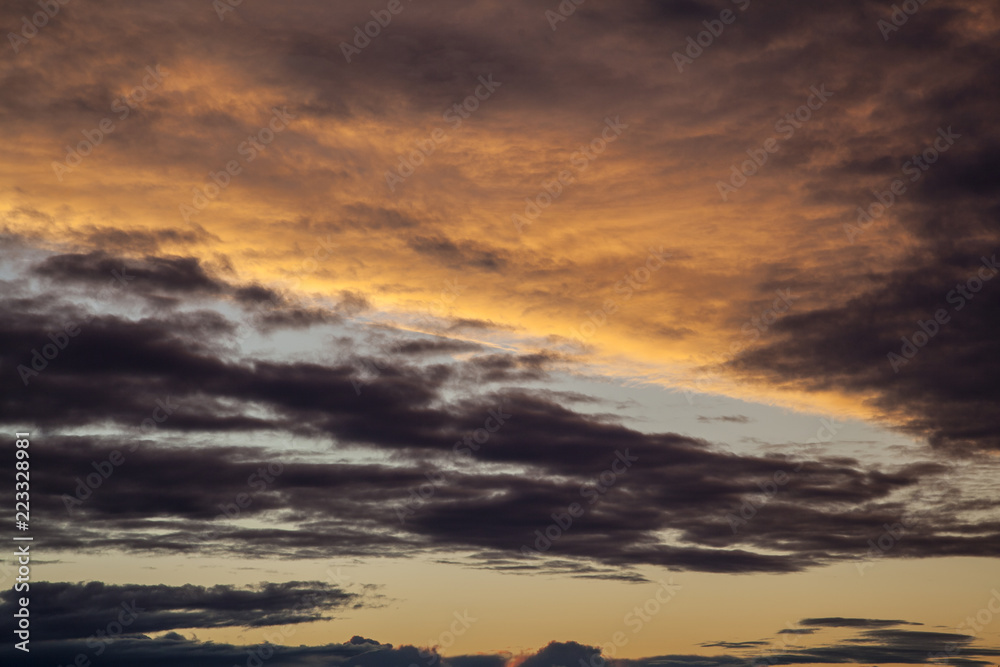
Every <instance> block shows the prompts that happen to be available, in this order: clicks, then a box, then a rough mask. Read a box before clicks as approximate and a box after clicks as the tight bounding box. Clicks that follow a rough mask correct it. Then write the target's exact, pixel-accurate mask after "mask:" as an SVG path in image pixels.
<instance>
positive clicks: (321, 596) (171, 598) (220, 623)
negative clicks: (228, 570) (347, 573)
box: [0, 581, 361, 641]
mask: <svg viewBox="0 0 1000 667" xmlns="http://www.w3.org/2000/svg"><path fill="white" fill-rule="evenodd" d="M30 593H31V613H32V618H33V624H32V627H33V628H37V629H38V630H39V632H40V634H41V635H42V636H43V637H44V638H45V639H46V641H48V640H60V639H81V638H86V637H90V636H92V635H94V634H95V632H96V631H97V630H98V629H100V628H104V627H106V626H107V625H108V623H111V622H113V621H116V620H118V619H119V616H124V617H126V618H129V617H130V620H129V622H128V625H127V630H126V632H127V633H128V634H143V633H150V632H162V631H164V630H175V629H180V628H221V627H232V626H241V627H253V628H257V627H264V626H274V625H289V624H298V623H308V622H312V621H317V620H322V619H326V618H331V617H332V615H333V614H334V613H335V612H336V611H337V610H338V609H340V608H346V607H350V606H353V605H355V604H358V603H360V602H361V596H360V595H358V594H355V593H347V592H345V591H342V590H340V589H338V588H336V587H332V586H329V585H327V584H324V583H321V582H297V581H292V582H286V583H280V584H274V583H265V584H261V585H259V586H256V587H237V586H227V585H218V586H210V587H205V586H193V585H190V584H188V585H186V586H166V585H156V586H136V585H112V584H105V583H102V582H96V581H95V582H90V583H85V584H84V583H78V584H70V583H49V582H43V581H36V582H32V583H31V590H30ZM17 597H18V594H17V593H16V592H15V591H13V590H9V591H5V592H4V593H2V594H0V599H2V600H3V603H2V604H0V611H2V612H3V613H4V614H13V612H14V611H16V608H17ZM119 622H121V621H119ZM123 625H124V623H123Z"/></svg>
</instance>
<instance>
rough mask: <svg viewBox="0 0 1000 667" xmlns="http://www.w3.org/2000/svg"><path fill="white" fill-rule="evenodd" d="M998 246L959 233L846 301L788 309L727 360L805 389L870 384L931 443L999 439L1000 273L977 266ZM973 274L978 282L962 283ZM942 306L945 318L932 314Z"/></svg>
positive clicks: (978, 443) (878, 401) (860, 388)
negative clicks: (753, 343) (757, 340)
mask: <svg viewBox="0 0 1000 667" xmlns="http://www.w3.org/2000/svg"><path fill="white" fill-rule="evenodd" d="M998 251H1000V238H998V239H997V243H996V244H992V243H989V244H984V243H983V242H982V241H978V242H977V241H972V240H968V241H958V240H956V241H954V242H953V243H952V244H951V247H950V248H941V249H939V250H936V251H934V253H933V258H932V260H933V261H928V260H927V258H926V257H924V258H922V259H921V260H919V261H917V260H915V261H914V264H913V266H912V267H910V268H908V269H900V270H896V271H891V272H887V273H884V274H882V275H880V276H878V277H877V279H875V280H872V281H871V287H869V288H868V289H867V290H866V291H865V292H864V293H862V294H861V295H859V296H856V297H854V298H851V299H849V300H848V301H847V302H846V303H845V304H844V305H843V306H839V307H831V308H826V309H817V310H814V311H812V312H808V313H801V314H794V313H793V314H789V315H787V316H785V317H784V318H782V319H781V320H779V321H778V322H776V323H775V324H774V325H773V331H772V336H771V337H770V338H769V339H768V342H767V344H765V345H762V346H759V347H757V348H756V349H751V350H748V351H746V352H743V353H741V354H740V355H739V356H738V357H737V358H736V359H734V360H733V361H732V362H731V363H730V364H729V365H730V367H731V368H732V369H734V370H735V371H736V372H738V373H741V374H744V375H745V376H749V377H755V378H763V379H766V380H767V381H778V382H788V383H793V384H794V385H795V386H797V387H801V388H803V389H806V390H829V389H838V390H842V391H846V392H849V393H850V392H857V393H859V394H860V393H869V392H875V393H876V397H875V398H874V399H873V403H874V404H875V405H876V406H878V407H879V408H880V409H881V410H882V411H883V412H884V413H885V414H886V415H890V416H892V417H895V418H897V419H899V420H902V422H903V423H904V424H905V427H906V429H907V430H908V431H910V432H911V433H913V434H916V435H921V436H926V437H927V438H928V439H929V440H930V442H931V443H932V444H933V445H936V446H939V447H948V448H954V449H966V450H976V449H992V450H997V449H1000V413H998V412H997V411H996V410H994V409H993V406H995V405H996V404H997V402H998V401H1000V383H997V382H996V377H997V374H998V373H1000V347H998V345H1000V339H998V338H997V337H996V335H995V332H996V330H997V327H998V326H1000V308H998V306H1000V279H998V278H992V279H990V280H988V281H985V282H984V281H982V279H981V275H980V273H979V269H980V268H983V269H984V273H987V275H990V274H991V273H992V271H989V272H986V270H985V269H986V267H985V266H984V262H983V259H982V258H984V257H985V258H987V260H988V261H989V262H992V261H993V260H992V258H994V257H996V256H997V253H998ZM970 280H973V281H978V282H975V283H974V285H973V287H975V286H976V285H978V286H979V290H978V291H976V292H972V291H971V289H969V288H968V283H969V281H970ZM960 288H964V289H965V290H966V293H967V295H969V296H970V297H971V298H965V297H964V296H962V293H961V291H960ZM939 311H943V313H944V314H943V316H942V321H943V322H944V323H941V322H939V321H935V315H936V314H937V313H938V312H939ZM921 322H923V323H925V325H924V326H923V327H921V324H920V323H921ZM925 331H933V332H934V335H933V337H928V336H927V334H926V333H925ZM915 336H916V337H917V341H918V342H920V341H921V340H925V341H926V343H925V345H923V346H921V347H917V346H912V347H908V346H907V344H906V343H905V342H904V340H903V339H904V338H905V339H906V340H907V341H909V342H910V345H912V343H913V340H914V337H915ZM928 339H929V340H928ZM914 352H915V354H914ZM890 353H892V354H894V355H897V357H898V358H897V357H894V358H890V357H889V354H890ZM911 357H912V358H911ZM894 365H895V367H894Z"/></svg>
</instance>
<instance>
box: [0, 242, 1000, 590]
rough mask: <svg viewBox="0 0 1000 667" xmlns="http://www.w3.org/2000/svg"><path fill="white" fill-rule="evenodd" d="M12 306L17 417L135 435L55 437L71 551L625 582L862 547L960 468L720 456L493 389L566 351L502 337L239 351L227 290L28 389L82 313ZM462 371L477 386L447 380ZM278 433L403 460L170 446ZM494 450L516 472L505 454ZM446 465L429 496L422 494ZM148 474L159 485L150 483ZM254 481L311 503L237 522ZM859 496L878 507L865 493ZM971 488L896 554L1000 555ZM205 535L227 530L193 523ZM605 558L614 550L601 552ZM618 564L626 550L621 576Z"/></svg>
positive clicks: (57, 488)
mask: <svg viewBox="0 0 1000 667" xmlns="http://www.w3.org/2000/svg"><path fill="white" fill-rule="evenodd" d="M103 261H105V258H103V257H93V256H78V255H74V256H70V257H69V258H66V257H65V256H59V258H58V259H53V258H49V259H47V260H44V261H43V262H42V264H41V267H43V268H42V269H41V270H39V271H37V272H36V274H37V275H39V276H41V277H45V278H49V279H52V280H54V281H58V282H66V283H67V284H73V283H74V281H75V282H77V283H79V282H82V283H84V284H86V283H87V282H88V281H89V280H90V276H91V273H92V272H93V271H92V270H91V269H92V267H93V266H94V263H95V262H96V263H100V262H103ZM143 266H145V267H148V271H147V276H148V279H149V282H156V281H158V280H159V281H165V282H167V283H169V282H170V281H171V280H173V281H176V282H177V283H178V284H179V285H181V286H182V288H183V289H203V285H204V284H205V280H206V279H205V278H204V276H205V274H204V273H202V272H200V271H199V270H197V265H196V264H194V263H191V262H181V263H179V264H175V263H170V262H162V261H159V260H155V259H147V260H145V263H144V264H143ZM178 267H182V268H183V269H184V270H179V269H178ZM157 269H158V270H161V271H162V273H156V270H157ZM97 272H99V271H97ZM136 281H137V282H138V278H137V279H136ZM210 284H211V283H210ZM219 284H221V283H219ZM220 291H224V295H226V296H228V295H230V294H232V293H233V291H232V290H231V289H229V288H226V290H221V289H220ZM238 296H239V297H240V298H241V299H243V300H245V301H248V302H258V301H260V300H262V299H266V298H272V297H273V293H272V292H270V291H268V290H267V289H265V288H260V287H255V286H248V287H244V288H241V291H240V292H239V293H238ZM347 300H349V299H347ZM0 309H2V311H3V313H4V317H3V322H4V324H3V325H2V327H0V343H2V346H0V378H2V382H3V384H4V385H5V387H6V390H5V391H4V393H3V398H2V399H0V414H2V415H4V418H5V419H9V418H10V417H11V416H14V415H16V416H17V419H18V420H32V421H36V422H38V423H45V424H46V425H47V427H48V428H51V429H65V428H68V427H85V426H87V425H89V424H92V423H93V422H94V420H95V419H100V420H102V421H105V422H110V423H115V424H117V425H119V426H121V427H124V428H127V429H130V431H131V433H132V435H131V436H129V437H100V438H97V437H73V438H68V437H61V438H56V437H51V438H49V447H48V448H46V449H43V450H41V452H40V454H39V455H38V456H39V457H40V460H39V469H40V470H41V471H43V472H40V473H39V474H42V475H44V476H45V477H46V478H47V483H46V485H45V486H44V489H45V491H36V502H37V503H39V505H40V506H44V507H46V508H47V509H48V510H49V511H51V512H52V513H53V514H54V515H59V516H66V520H67V521H69V520H70V516H69V515H68V514H66V512H67V508H70V509H72V510H73V511H74V512H79V513H82V514H83V515H85V516H87V523H86V527H78V528H76V529H74V530H73V531H65V530H61V529H59V527H57V526H55V525H53V526H51V527H50V528H43V530H46V531H47V539H48V540H50V543H51V544H52V545H53V546H58V547H61V548H69V549H106V548H111V547H115V548H124V549H133V550H153V551H156V550H160V551H180V552H188V551H192V550H210V551H211V550H214V551H220V552H225V551H226V550H227V549H230V548H235V547H233V546H232V545H236V544H238V545H240V546H239V547H238V548H239V550H240V552H241V553H245V554H247V555H255V556H268V555H275V554H278V553H295V554H297V555H299V556H301V557H320V556H323V555H329V554H331V553H338V554H343V555H362V554H373V553H379V552H381V553H388V554H398V555H403V554H406V553H412V552H414V551H417V550H427V549H430V550H434V549H440V550H453V549H456V548H458V549H465V550H467V551H469V552H471V553H472V554H478V555H479V556H480V557H482V558H483V559H484V560H480V561H479V563H481V564H482V563H490V564H491V565H492V566H495V567H498V568H500V567H510V568H512V569H514V570H517V569H518V568H522V567H523V566H525V565H528V566H530V567H543V568H549V569H551V570H552V571H564V572H571V571H572V570H573V568H574V567H577V568H582V569H577V570H576V571H572V573H573V574H574V575H576V576H583V577H591V576H599V577H607V576H619V577H624V578H625V579H629V580H631V579H633V578H634V577H635V575H634V573H633V572H631V571H630V568H632V567H634V566H640V565H648V564H655V565H663V566H668V567H675V568H678V569H692V570H699V571H708V572H789V571H796V570H801V569H803V568H806V567H809V566H811V565H816V564H821V563H826V562H831V561H835V560H842V559H850V558H860V557H862V556H863V555H864V554H865V552H866V550H867V541H868V540H869V539H873V538H877V537H878V536H879V535H880V533H881V531H882V527H883V525H885V524H886V523H888V524H890V525H891V524H893V523H895V522H897V521H899V519H900V516H901V515H902V514H903V513H904V512H906V511H907V508H906V507H905V506H904V505H901V504H900V502H899V501H898V500H894V499H893V498H892V497H891V496H893V494H895V493H897V492H903V491H907V490H912V489H916V488H917V487H918V486H919V485H920V484H921V483H922V482H923V481H925V480H927V479H931V478H934V477H935V476H937V475H939V474H940V473H942V472H944V471H945V468H944V467H943V466H941V465H936V464H911V465H909V466H904V467H897V468H895V469H892V470H884V471H880V470H869V469H865V468H864V467H862V466H861V465H860V464H858V463H857V462H856V461H853V460H851V459H845V458H821V459H816V460H801V461H795V460H791V459H789V458H786V457H778V456H732V455H724V454H719V453H716V452H714V451H712V446H711V445H710V443H707V442H704V441H700V440H696V439H692V438H689V437H686V436H680V435H676V434H669V433H658V434H657V433H653V434H646V433H641V432H638V431H635V430H633V429H629V428H627V427H625V426H623V425H621V424H620V423H618V421H617V420H616V419H614V418H613V417H609V416H607V415H585V414H582V413H579V412H576V411H574V410H572V409H570V408H568V407H566V405H567V404H569V403H572V401H566V400H564V397H561V396H560V395H558V394H557V393H552V392H546V391H541V392H530V391H527V390H523V389H510V388H504V389H502V390H501V391H495V392H491V391H488V390H483V389H479V390H478V391H477V390H476V389H475V388H476V387H482V384H483V383H484V382H491V383H498V385H501V386H502V384H503V383H510V382H521V381H537V380H544V379H546V378H547V377H548V374H549V372H550V369H551V368H553V367H554V364H556V363H561V362H562V360H561V358H560V357H558V356H557V355H553V354H550V353H539V354H529V355H514V354H498V353H484V354H473V355H472V356H470V357H469V358H468V359H466V360H464V361H461V362H457V361H451V362H448V363H432V364H422V363H416V362H418V361H420V358H421V356H422V355H417V354H413V352H415V351H416V348H414V349H408V350H406V353H405V354H401V355H398V356H391V357H389V358H388V360H383V361H382V363H380V366H379V367H378V368H377V369H376V370H377V372H375V373H369V372H368V371H363V370H361V368H360V367H359V366H358V365H357V364H355V363H352V356H351V354H350V352H349V350H346V349H345V350H341V352H340V354H339V356H340V357H342V358H343V359H344V361H343V362H342V363H337V362H336V360H335V359H334V360H331V361H329V362H325V363H305V362H280V361H263V360H256V361H252V360H242V361H240V360H234V359H232V358H231V355H229V354H228V353H226V352H225V349H226V345H227V341H228V340H230V338H231V337H232V335H233V333H234V329H235V327H234V326H233V325H232V323H230V322H229V321H227V320H226V319H225V318H223V317H222V316H220V315H218V314H216V313H214V312H210V311H195V312H184V313H179V314H175V315H174V316H171V317H166V318H163V319H159V318H144V319H140V320H128V319H124V318H120V317H114V316H101V317H97V318H94V319H92V320H91V321H89V322H88V324H87V325H86V326H85V327H83V328H82V331H81V332H80V333H79V334H78V335H77V336H75V337H73V338H72V340H71V341H70V342H69V344H68V345H67V346H66V347H65V349H63V350H60V352H59V354H58V356H57V357H56V358H54V359H52V360H50V361H49V365H48V366H47V367H46V368H45V369H43V370H42V371H41V372H39V374H38V376H36V377H31V379H30V383H29V385H28V386H24V384H23V382H22V381H21V378H20V373H19V371H18V370H17V369H18V366H19V365H25V364H27V365H30V364H31V363H32V359H31V354H30V351H31V350H32V349H37V348H38V347H39V346H40V345H43V344H45V342H46V341H47V340H48V338H47V337H48V334H49V333H50V332H52V331H56V330H58V329H60V327H61V324H60V323H61V320H62V319H63V316H61V315H57V314H55V313H54V312H50V310H52V309H54V306H53V305H52V304H51V303H49V302H47V301H38V300H31V299H23V298H22V299H7V300H5V301H3V302H2V303H0ZM442 340H443V341H444V342H447V339H442ZM421 349H424V350H426V348H421ZM452 349H455V348H454V347H453V348H452ZM469 351H473V350H469ZM355 383H357V386H358V387H359V388H360V391H355ZM501 386H498V389H501ZM455 392H457V394H456V395H458V396H463V397H464V398H452V399H448V400H445V398H444V396H445V395H446V394H447V393H455ZM163 406H167V407H168V408H169V415H168V418H166V419H165V420H163V421H162V422H161V423H158V424H157V425H156V430H155V432H152V431H145V432H143V431H140V429H139V426H140V425H142V424H143V423H144V421H149V418H150V415H152V414H156V413H155V410H157V409H158V408H163ZM262 408H264V409H262ZM484 426H485V427H486V428H489V429H491V430H493V431H494V432H492V433H488V432H487V430H485V428H484ZM265 430H266V431H272V430H284V431H287V432H291V433H295V434H299V435H304V436H310V437H314V438H315V437H318V438H324V439H325V438H329V439H332V440H333V441H335V442H338V443H342V444H344V445H350V446H359V445H360V446H367V447H375V448H377V449H379V450H382V451H385V452H392V453H393V454H394V456H395V457H396V460H397V465H395V466H392V467H386V466H381V465H374V464H369V465H360V464H346V463H340V464H331V463H326V462H322V461H318V460H316V459H314V458H310V457H309V456H307V455H305V454H302V455H293V454H290V453H287V452H286V453H285V454H284V455H281V456H280V457H279V456H278V454H277V453H276V452H269V451H264V450H260V449H254V448H247V447H243V448H224V447H212V446H205V445H203V446H199V447H190V446H188V447H184V448H178V447H171V448H163V447H160V446H158V444H157V441H158V440H159V439H160V438H162V437H168V436H170V435H171V434H175V433H190V434H202V435H203V436H207V435H209V434H212V433H232V434H251V433H253V432H254V431H265ZM479 431H482V433H483V434H488V438H487V441H486V442H485V443H484V444H482V445H479V444H476V443H477V442H479V441H478V440H471V439H470V438H471V437H472V436H473V435H475V434H476V433H477V432H479ZM477 437H479V436H477ZM472 445H476V446H475V447H473V446H472ZM114 450H117V451H118V452H119V453H120V455H122V456H124V457H125V459H126V461H125V463H124V464H122V466H121V467H120V468H116V469H115V472H114V474H113V475H112V476H110V477H109V478H108V479H107V480H106V481H104V482H102V485H103V488H99V489H96V490H94V491H93V493H87V491H88V489H87V485H83V484H84V480H85V479H86V478H87V477H88V475H92V474H96V473H99V472H100V469H103V468H102V466H103V467H104V468H106V467H107V465H108V464H107V463H102V462H105V461H107V460H108V459H109V457H110V455H111V454H110V453H111V452H112V451H114ZM483 464H494V465H501V466H505V467H506V471H501V470H494V471H491V472H487V471H486V470H485V469H484V468H483V467H482V466H483ZM268 465H272V466H280V469H281V471H282V473H281V474H280V476H275V479H272V480H270V481H266V478H264V477H263V476H262V474H261V473H260V472H259V471H260V470H266V469H267V468H266V467H267V466H268ZM95 466H96V467H95ZM514 470H519V471H521V472H519V473H516V474H515V473H514V472H513V471H514ZM777 471H783V472H785V473H787V475H788V480H787V482H786V483H784V484H783V485H782V488H781V490H780V494H779V495H777V496H776V497H775V498H773V499H770V500H769V502H768V503H767V506H765V507H762V508H761V509H760V511H759V512H755V514H754V516H753V517H751V519H752V522H751V523H747V522H746V521H744V523H745V524H747V525H745V526H740V525H739V523H738V522H739V519H735V516H736V515H739V513H740V512H741V509H740V508H741V507H744V506H745V505H746V503H747V502H748V498H754V497H758V496H759V495H760V494H761V493H763V492H765V491H766V490H767V484H771V483H772V482H771V481H770V480H772V479H773V478H774V475H775V473H776V472H777ZM271 474H272V475H273V473H271ZM602 474H603V475H604V478H602V477H601V476H602ZM428 475H430V477H428ZM435 479H436V480H439V481H438V482H435V483H434V484H433V485H432V486H433V489H434V491H433V494H432V496H431V497H430V498H428V499H426V500H424V499H422V498H420V497H419V496H417V498H418V501H419V502H416V501H414V500H413V499H412V498H413V497H414V495H413V494H414V493H415V490H416V489H420V488H422V487H424V486H426V485H427V484H428V481H429V480H435ZM609 480H611V481H609ZM81 485H83V486H81ZM151 488H156V489H158V493H157V494H155V495H151V494H150V493H149V489H151ZM331 492H333V493H331ZM241 494H249V496H250V497H251V499H252V502H251V503H249V504H248V505H247V506H244V507H241V508H238V509H236V514H244V515H246V516H254V517H257V518H260V519H264V520H271V517H276V516H280V515H281V513H284V512H288V511H289V510H291V508H295V512H296V517H297V520H296V523H295V524H288V523H287V522H284V523H285V526H284V527H283V528H282V529H277V528H274V529H271V528H238V527H236V526H234V525H231V524H229V523H228V521H227V517H226V515H227V514H228V515H229V517H228V518H232V514H233V510H232V509H231V508H234V507H235V505H234V502H235V499H236V498H237V497H239V496H240V495H241ZM83 496H86V497H83ZM90 496H93V497H90ZM574 502H576V503H580V504H581V505H582V506H583V507H585V508H586V511H585V512H584V514H583V516H581V517H579V518H576V519H574V521H573V526H572V529H570V530H567V531H566V533H565V535H561V536H560V537H559V538H558V539H556V540H554V542H553V544H552V545H551V550H548V549H547V548H543V549H541V551H542V552H543V553H542V554H540V555H537V556H534V557H524V556H523V555H522V554H521V553H520V550H521V547H522V546H529V547H536V548H537V545H538V544H539V542H538V533H536V531H545V530H546V528H547V526H549V525H550V524H552V522H553V518H552V517H553V515H554V514H565V513H566V511H567V508H568V507H569V506H570V505H571V504H572V503H574ZM598 502H599V504H598ZM591 505H593V509H590V506H591ZM846 507H864V508H865V509H864V512H852V513H846V512H845V511H844V508H846ZM226 508H230V509H229V510H228V511H227V509H226ZM960 509H962V507H961V505H960V504H953V505H950V506H949V507H942V508H939V513H938V516H936V517H933V518H925V519H923V520H922V521H921V522H920V523H919V524H918V525H917V526H916V527H913V528H912V529H909V530H908V532H907V534H906V537H905V539H902V540H900V541H899V543H898V544H897V545H895V546H894V549H893V553H892V555H893V556H899V557H924V556H930V555H945V554H947V555H969V556H973V555H987V554H990V553H994V552H995V550H996V549H997V548H998V547H1000V542H998V535H1000V525H997V522H993V523H990V522H983V523H979V524H977V525H972V524H969V523H967V522H962V521H960V520H958V518H957V517H958V516H959V515H958V512H959V510H960ZM980 509H983V508H980ZM149 519H155V520H156V521H157V522H158V527H159V530H158V531H157V532H156V533H150V532H146V531H144V530H143V529H142V528H143V522H144V521H146V520H149ZM734 520H735V522H736V524H735V527H734ZM736 527H738V528H739V530H736V529H735V528H736ZM668 530H672V531H674V532H675V533H676V534H678V535H679V536H680V540H679V543H678V544H674V545H667V544H663V543H661V542H660V540H659V539H658V538H656V537H655V534H656V533H657V532H658V531H668ZM198 535H201V536H205V535H212V536H214V537H216V538H220V539H201V540H199V539H189V537H190V536H195V537H197V536H198ZM609 536H610V537H612V538H613V539H607V538H608V537H609ZM776 550H777V551H778V552H780V553H776ZM567 561H569V562H570V564H567ZM574 561H575V565H573V564H572V563H573V562H574ZM591 565H594V566H596V569H587V568H588V567H589V566H591ZM608 567H619V568H626V569H625V570H624V573H623V574H622V573H619V574H617V575H614V574H610V573H609V572H608V570H607V568H608ZM567 568H569V569H567Z"/></svg>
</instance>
